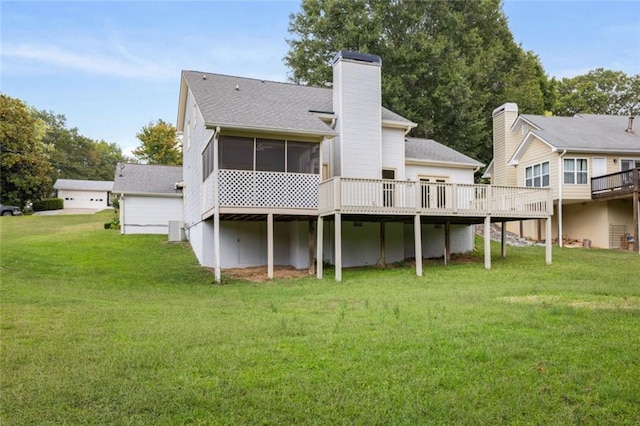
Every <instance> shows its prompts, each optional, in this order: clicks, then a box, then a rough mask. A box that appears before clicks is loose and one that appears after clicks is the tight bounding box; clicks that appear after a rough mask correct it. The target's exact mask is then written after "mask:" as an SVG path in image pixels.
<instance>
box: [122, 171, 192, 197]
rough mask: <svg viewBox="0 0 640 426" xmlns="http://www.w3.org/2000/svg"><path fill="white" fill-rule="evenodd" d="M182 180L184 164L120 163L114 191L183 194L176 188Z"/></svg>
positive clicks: (123, 192)
mask: <svg viewBox="0 0 640 426" xmlns="http://www.w3.org/2000/svg"><path fill="white" fill-rule="evenodd" d="M181 181H182V166H162V165H155V164H128V163H118V165H117V167H116V175H115V180H114V183H113V192H114V193H116V194H146V195H150V194H157V195H175V196H182V190H181V189H176V184H178V183H179V182H181Z"/></svg>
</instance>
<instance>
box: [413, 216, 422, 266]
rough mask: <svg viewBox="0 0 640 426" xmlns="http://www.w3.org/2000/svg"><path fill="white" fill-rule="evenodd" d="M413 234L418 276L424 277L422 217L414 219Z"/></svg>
mask: <svg viewBox="0 0 640 426" xmlns="http://www.w3.org/2000/svg"><path fill="white" fill-rule="evenodd" d="M413 234H414V237H413V239H414V242H415V246H416V248H415V251H416V275H417V276H419V277H421V276H422V225H421V224H420V215H419V214H417V215H415V216H414V217H413Z"/></svg>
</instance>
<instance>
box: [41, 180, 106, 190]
mask: <svg viewBox="0 0 640 426" xmlns="http://www.w3.org/2000/svg"><path fill="white" fill-rule="evenodd" d="M53 189H62V190H71V191H111V190H112V189H113V181H106V180H80V179H58V180H56V183H55V184H53Z"/></svg>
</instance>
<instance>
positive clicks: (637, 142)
mask: <svg viewBox="0 0 640 426" xmlns="http://www.w3.org/2000/svg"><path fill="white" fill-rule="evenodd" d="M520 118H522V119H523V120H524V121H525V122H527V123H529V124H531V125H533V126H534V127H535V128H532V129H531V131H532V132H533V133H534V134H535V135H536V136H537V137H538V138H539V139H542V140H544V141H545V142H546V143H547V144H549V145H551V146H552V147H554V148H556V149H559V150H565V149H566V150H568V151H590V152H636V153H637V152H640V132H638V131H636V132H627V131H626V129H627V127H628V124H629V117H626V116H618V115H595V114H577V115H575V116H573V117H553V116H552V117H547V116H540V115H526V114H523V115H521V116H520ZM636 124H637V125H640V123H636Z"/></svg>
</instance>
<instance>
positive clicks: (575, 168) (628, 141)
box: [485, 103, 640, 249]
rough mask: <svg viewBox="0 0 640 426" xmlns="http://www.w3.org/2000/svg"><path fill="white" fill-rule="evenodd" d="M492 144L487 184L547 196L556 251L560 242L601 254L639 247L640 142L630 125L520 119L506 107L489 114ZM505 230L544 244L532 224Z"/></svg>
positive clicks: (627, 121) (606, 120) (596, 118)
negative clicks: (540, 190) (545, 191)
mask: <svg viewBox="0 0 640 426" xmlns="http://www.w3.org/2000/svg"><path fill="white" fill-rule="evenodd" d="M638 124H640V123H638ZM493 141H494V142H493V153H494V158H493V161H492V162H491V164H490V165H489V167H488V169H487V172H486V173H485V176H486V177H490V179H491V183H492V184H494V185H523V186H527V187H546V188H551V189H552V192H553V200H554V204H555V214H554V220H553V231H552V238H554V239H555V238H557V239H558V242H559V244H560V245H561V246H562V244H563V238H560V237H564V238H568V239H571V240H590V243H591V245H592V246H593V247H601V248H618V247H626V246H627V245H626V242H627V240H629V241H631V237H633V238H634V239H635V241H638V228H639V226H640V223H639V220H638V176H639V171H640V169H639V168H640V134H639V133H638V131H636V130H635V129H634V128H633V117H625V116H609V115H589V114H578V115H576V116H573V117H552V116H537V115H527V114H522V115H519V114H518V106H517V105H516V104H513V103H507V104H504V105H502V106H501V107H499V108H496V109H495V110H494V112H493ZM511 226H512V228H511V230H513V231H515V232H519V233H521V234H522V235H523V236H525V237H528V238H533V239H545V238H547V235H546V233H545V231H544V229H543V228H542V227H541V226H540V224H539V223H538V222H536V221H527V222H523V223H521V224H520V225H519V226H517V224H515V226H514V224H512V225H511ZM637 247H638V244H636V245H635V248H636V249H637Z"/></svg>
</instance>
